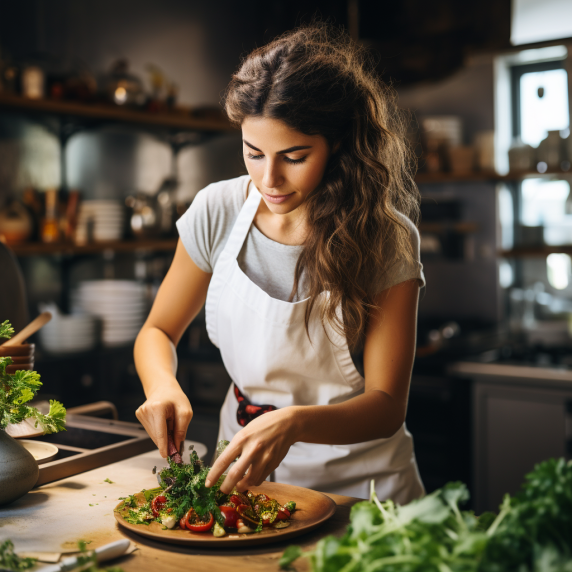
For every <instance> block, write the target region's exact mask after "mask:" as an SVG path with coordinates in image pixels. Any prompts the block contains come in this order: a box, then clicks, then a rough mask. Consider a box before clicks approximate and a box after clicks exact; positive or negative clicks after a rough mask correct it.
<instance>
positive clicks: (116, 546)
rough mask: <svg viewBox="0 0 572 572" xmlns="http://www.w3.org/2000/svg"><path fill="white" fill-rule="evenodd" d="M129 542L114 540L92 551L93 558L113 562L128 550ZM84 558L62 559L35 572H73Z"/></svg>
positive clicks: (126, 540)
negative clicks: (93, 553)
mask: <svg viewBox="0 0 572 572" xmlns="http://www.w3.org/2000/svg"><path fill="white" fill-rule="evenodd" d="M130 544H131V543H130V541H129V540H128V539H127V538H124V539H122V540H116V541H115V542H110V543H109V544H106V545H104V546H100V547H99V548H96V549H95V550H94V552H95V557H96V558H97V561H98V562H105V561H106V560H113V559H114V558H119V557H120V556H122V555H123V554H125V553H126V552H127V550H128V549H129V545H130ZM82 556H84V555H83V554H78V555H77V556H70V557H69V558H64V559H63V560H62V561H60V562H58V563H57V564H50V565H49V566H44V567H42V568H38V569H37V570H36V572H63V571H64V570H73V569H74V568H76V567H78V566H79V563H78V558H80V557H82Z"/></svg>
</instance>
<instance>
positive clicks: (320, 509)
mask: <svg viewBox="0 0 572 572" xmlns="http://www.w3.org/2000/svg"><path fill="white" fill-rule="evenodd" d="M250 490H252V491H253V492H255V493H265V494H267V495H268V496H269V497H272V498H274V499H276V500H277V501H278V502H279V503H280V504H284V503H286V502H288V501H294V502H295V503H296V510H295V511H294V514H293V515H292V517H291V519H290V526H289V527H288V528H282V529H275V528H268V529H263V530H262V532H254V533H252V534H238V533H231V534H227V535H226V536H223V537H221V538H216V537H214V536H213V535H212V534H211V533H210V532H191V531H188V530H180V529H178V528H177V529H176V530H168V529H167V530H163V527H162V525H161V524H159V523H158V522H152V523H151V524H149V525H145V524H131V523H129V522H126V521H125V520H124V519H123V517H122V516H121V509H122V508H123V502H121V503H119V504H118V505H117V506H116V507H115V510H114V512H113V514H114V515H115V518H116V520H117V522H118V523H119V525H120V526H123V527H124V528H127V529H128V530H131V531H133V532H135V533H137V534H140V535H141V536H145V537H147V538H151V539H153V540H158V541H160V542H167V543H169V544H182V545H186V546H212V547H213V548H214V547H215V546H233V547H235V548H238V547H240V546H254V545H258V544H268V543H270V542H279V541H282V540H284V539H286V538H292V537H294V536H298V535H299V534H304V533H306V532H309V531H310V530H313V529H314V528H316V527H317V526H319V525H320V524H322V523H323V522H325V521H326V520H328V519H329V518H330V517H331V516H332V515H333V514H334V512H336V503H335V502H334V501H333V500H332V499H331V498H330V497H328V496H326V495H325V494H323V493H319V492H317V491H313V490H310V489H305V488H302V487H295V486H293V485H284V484H280V483H269V482H265V483H264V484H263V485H262V486H260V487H252V488H251V489H250Z"/></svg>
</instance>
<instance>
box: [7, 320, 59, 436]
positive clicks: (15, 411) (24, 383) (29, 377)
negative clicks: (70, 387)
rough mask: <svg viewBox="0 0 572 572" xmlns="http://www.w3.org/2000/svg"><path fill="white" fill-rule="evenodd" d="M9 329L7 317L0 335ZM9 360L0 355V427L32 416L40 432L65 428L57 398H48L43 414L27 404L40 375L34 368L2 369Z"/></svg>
mask: <svg viewBox="0 0 572 572" xmlns="http://www.w3.org/2000/svg"><path fill="white" fill-rule="evenodd" d="M13 333H14V329H13V328H12V327H11V326H10V323H9V322H8V321H5V322H3V323H2V324H0V338H10V337H11V336H12V334H13ZM11 363H12V359H11V358H9V357H0V430H3V429H6V427H7V426H8V425H10V424H12V423H14V424H15V423H20V422H22V421H24V420H25V419H34V420H35V421H36V423H35V426H36V427H38V426H40V428H41V429H42V430H43V432H44V434H50V433H57V432H58V431H65V423H66V410H65V407H64V406H63V405H62V404H61V403H60V402H59V401H55V400H53V399H51V400H50V409H49V412H48V414H47V415H44V414H43V413H40V412H39V411H38V410H37V409H36V408H35V407H32V406H30V405H27V403H28V402H29V401H30V400H32V399H33V398H34V396H35V395H36V393H37V392H38V390H39V389H40V387H41V386H42V382H41V381H40V375H39V374H38V373H37V372H36V371H26V370H18V371H16V372H14V373H13V374H9V373H6V368H7V366H9V365H10V364H11Z"/></svg>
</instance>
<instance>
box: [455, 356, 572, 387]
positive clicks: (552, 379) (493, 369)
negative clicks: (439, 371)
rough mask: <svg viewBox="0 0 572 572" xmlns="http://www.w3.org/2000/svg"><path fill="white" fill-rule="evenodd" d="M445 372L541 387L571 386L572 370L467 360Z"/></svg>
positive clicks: (457, 363) (456, 363) (459, 362)
mask: <svg viewBox="0 0 572 572" xmlns="http://www.w3.org/2000/svg"><path fill="white" fill-rule="evenodd" d="M447 373H449V374H452V375H457V376H460V377H469V378H472V379H479V380H483V381H485V380H486V381H489V380H490V381H493V380H495V379H496V380H502V382H503V383H508V384H516V385H520V386H523V385H529V386H537V385H538V384H539V383H540V382H542V386H543V387H554V388H559V389H570V388H572V370H570V369H569V368H568V367H555V366H541V365H522V364H518V363H483V362H479V361H472V360H467V361H458V362H454V363H451V364H449V365H448V367H447Z"/></svg>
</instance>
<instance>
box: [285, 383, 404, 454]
mask: <svg viewBox="0 0 572 572" xmlns="http://www.w3.org/2000/svg"><path fill="white" fill-rule="evenodd" d="M289 409H291V415H292V417H291V423H292V428H293V434H294V437H295V441H302V442H305V443H321V444H324V445H348V444H351V443H361V442H363V441H370V440H372V439H380V438H388V437H391V436H392V435H393V434H395V432H396V431H397V430H398V429H399V428H400V427H401V425H402V424H403V421H404V419H405V410H406V404H402V403H398V402H397V401H396V400H395V399H394V398H392V397H391V396H390V395H389V394H387V393H385V392H383V391H380V390H376V389H373V390H370V391H366V392H365V393H364V394H362V395H359V396H357V397H354V398H352V399H349V400H348V401H345V402H344V403H338V404H336V405H313V406H302V407H297V406H294V407H291V408H289Z"/></svg>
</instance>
